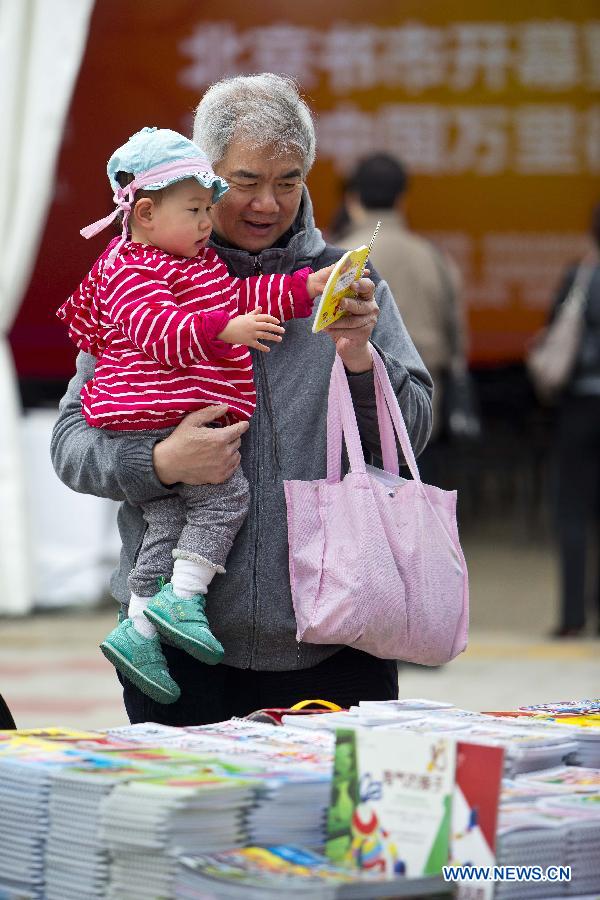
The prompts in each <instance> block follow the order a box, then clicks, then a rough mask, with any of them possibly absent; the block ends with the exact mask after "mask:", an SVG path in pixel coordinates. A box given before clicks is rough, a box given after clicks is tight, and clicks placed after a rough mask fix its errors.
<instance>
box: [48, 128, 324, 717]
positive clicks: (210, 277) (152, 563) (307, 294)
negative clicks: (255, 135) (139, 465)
mask: <svg viewBox="0 0 600 900" xmlns="http://www.w3.org/2000/svg"><path fill="white" fill-rule="evenodd" d="M108 177H109V180H110V183H111V185H112V187H113V189H114V192H115V193H114V198H113V199H114V202H115V203H116V205H117V208H116V209H115V210H114V212H113V213H112V214H111V215H109V216H107V217H106V218H105V219H102V220H100V221H99V222H96V223H94V224H93V225H90V226H88V227H87V228H84V229H82V232H81V233H82V235H83V236H84V237H91V236H92V235H95V234H97V233H98V232H99V231H102V230H103V229H104V228H106V227H107V226H108V225H109V224H110V223H111V222H112V221H113V220H114V219H115V218H116V217H117V216H118V215H119V214H121V215H122V234H121V237H120V238H115V239H114V240H113V241H111V242H110V244H109V245H108V247H107V248H106V250H105V251H104V253H103V254H102V255H101V256H100V257H99V259H98V260H96V262H95V263H94V265H93V267H92V269H91V271H90V272H89V274H88V275H87V276H86V277H85V278H84V280H83V282H82V283H81V285H80V286H79V288H78V289H77V290H76V291H75V292H74V294H73V295H72V296H71V297H69V299H68V300H67V301H66V303H64V304H63V306H61V308H60V309H59V310H58V316H59V317H60V318H61V319H62V320H63V321H65V322H66V323H67V325H68V327H69V334H70V336H71V338H72V339H73V341H74V342H75V344H76V345H77V346H78V347H79V348H80V349H81V350H84V351H86V352H88V353H91V354H93V355H94V356H95V357H96V358H97V360H98V362H97V364H96V369H95V373H94V377H93V379H92V380H91V381H88V382H87V384H85V385H84V387H83V390H82V392H81V401H82V405H83V414H84V416H85V418H86V420H87V422H88V423H89V424H90V425H92V426H94V427H96V428H106V429H112V430H115V431H121V432H123V431H130V432H131V433H132V438H133V437H134V436H135V433H136V432H139V431H140V430H143V431H150V432H152V435H153V436H156V440H157V441H159V440H162V439H163V438H165V437H166V436H167V435H168V434H170V432H171V431H172V430H173V428H174V427H175V426H176V425H178V424H179V422H181V420H182V419H183V418H184V416H186V415H187V414H188V413H190V412H192V411H194V410H198V409H203V408H204V407H207V406H211V405H213V404H218V403H225V404H227V406H228V412H227V415H226V416H224V417H223V419H222V420H221V421H222V422H223V423H224V424H229V423H233V422H237V421H240V420H243V419H249V418H250V416H251V415H252V413H253V411H254V408H255V402H256V394H255V390H254V382H253V377H252V360H251V356H250V353H249V350H248V348H249V347H253V348H254V349H256V350H260V351H262V352H268V350H269V347H268V346H267V345H266V344H265V343H264V341H276V342H279V341H281V340H282V334H283V333H284V329H283V328H282V327H281V325H280V322H281V321H282V320H287V319H291V318H294V317H296V318H301V317H306V316H310V315H311V312H312V303H313V300H314V298H315V297H316V296H317V294H319V293H320V292H321V291H322V289H323V287H324V285H325V283H326V281H327V277H328V276H329V273H330V271H331V267H328V268H327V269H322V270H320V271H319V272H312V270H311V269H308V268H307V269H301V270H299V271H298V272H295V273H294V274H293V275H291V276H290V275H257V276H254V277H252V278H247V279H244V280H242V279H239V278H233V277H231V276H230V275H229V274H228V271H227V268H226V267H225V264H224V263H223V262H222V261H221V260H220V259H219V257H218V256H217V254H216V253H215V251H214V250H212V249H210V248H209V247H207V242H208V240H209V237H210V233H211V220H210V208H211V204H213V203H217V202H218V201H219V199H220V198H221V197H222V196H223V194H224V193H225V192H226V191H227V190H228V186H227V183H226V182H225V181H224V180H223V179H222V178H220V177H219V176H218V175H216V174H215V172H214V171H213V170H212V168H211V165H210V163H209V162H208V160H207V159H206V158H205V157H204V156H203V155H202V154H201V153H200V151H199V149H198V147H196V145H195V144H193V143H192V142H191V141H189V140H187V138H185V137H183V136H182V135H180V134H177V133H176V132H174V131H170V130H167V129H156V128H144V129H142V130H141V131H139V132H138V133H137V134H134V135H133V136H132V137H131V138H130V139H129V140H128V141H127V143H126V144H124V145H123V146H122V147H119V149H118V150H116V151H115V153H114V154H113V155H112V156H111V158H110V160H109V161H108ZM131 458H132V465H135V442H134V440H133V439H132V453H131ZM248 502H249V487H248V483H247V481H246V479H245V477H244V475H243V473H242V470H241V468H238V469H237V471H236V472H235V474H234V475H233V476H232V477H231V478H230V479H229V480H228V481H226V482H225V483H224V484H216V485H213V484H206V485H186V484H176V485H173V487H172V493H171V495H170V496H168V497H166V498H164V497H160V498H157V499H156V500H154V501H151V502H149V503H145V504H144V505H143V507H142V509H143V514H144V520H145V522H146V531H145V534H144V538H143V540H142V543H141V546H140V550H139V553H138V556H137V560H136V564H135V567H134V568H133V570H132V571H131V573H130V575H129V587H130V589H131V599H130V603H129V618H127V619H124V620H123V621H121V622H120V623H119V624H118V625H117V627H116V628H115V629H114V630H113V631H112V632H111V633H110V634H109V635H108V637H107V638H106V639H105V640H104V641H103V642H102V644H101V650H102V652H103V653H104V655H105V656H106V657H107V658H108V659H109V660H110V661H111V662H112V663H113V665H114V666H115V667H116V668H117V669H118V670H119V671H120V672H121V673H122V674H123V675H125V676H126V677H127V678H128V679H129V680H130V681H132V682H133V683H134V684H135V685H136V686H137V687H138V688H139V689H140V690H142V691H143V692H144V693H146V694H148V695H149V696H150V697H152V698H153V699H154V700H157V701H159V702H162V703H173V702H174V701H176V700H177V699H178V698H179V696H180V691H179V687H178V686H177V684H176V682H175V681H174V680H173V679H172V678H171V676H170V675H169V672H168V669H167V663H166V660H165V657H164V655H163V653H162V650H161V645H160V637H162V638H164V639H166V640H167V641H168V642H169V643H172V644H174V645H175V646H177V647H180V648H181V649H184V650H186V651H187V652H188V653H190V654H191V655H192V656H194V657H196V658H197V659H199V660H201V661H203V662H205V663H209V664H216V663H218V662H220V661H221V659H222V658H223V652H224V651H223V647H222V646H221V644H220V643H219V641H218V640H217V639H216V638H215V636H214V635H213V634H212V632H211V630H210V627H209V623H208V620H207V618H206V613H205V603H206V598H205V595H206V592H207V590H208V586H209V584H210V582H211V580H212V578H213V577H214V575H215V574H216V573H221V574H222V573H224V572H225V563H226V559H227V554H228V553H229V550H230V548H231V545H232V543H233V540H234V538H235V536H236V534H237V532H238V530H239V528H240V527H241V525H242V523H243V521H244V518H245V517H246V514H247V511H248ZM173 558H174V560H175V562H174V564H173ZM171 572H172V577H171V580H170V582H167V583H165V581H167V577H168V576H169V575H171Z"/></svg>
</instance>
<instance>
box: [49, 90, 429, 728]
mask: <svg viewBox="0 0 600 900" xmlns="http://www.w3.org/2000/svg"><path fill="white" fill-rule="evenodd" d="M194 140H195V142H196V143H197V144H198V145H199V146H200V147H201V149H202V150H203V151H204V152H205V153H206V154H207V155H208V157H209V159H210V160H211V162H212V164H213V166H214V169H215V171H216V172H217V173H218V174H219V175H221V176H223V177H224V178H225V179H226V180H227V182H228V183H229V186H230V190H229V191H228V193H227V194H226V195H225V197H224V198H223V200H222V201H221V202H220V203H218V204H216V205H215V207H214V208H213V223H214V232H213V240H212V243H213V246H214V247H215V249H216V250H217V252H218V253H219V255H220V256H221V257H222V259H224V260H225V262H226V263H227V265H228V267H229V269H230V271H231V273H232V274H235V275H238V276H241V277H246V276H248V275H251V274H254V273H259V272H264V273H267V274H268V273H272V272H293V271H295V270H297V269H299V268H301V267H303V266H306V265H310V266H312V267H313V268H314V269H317V268H320V267H323V266H326V265H328V264H330V263H332V262H334V261H335V260H336V259H338V258H339V256H341V252H342V251H340V250H338V249H336V248H334V247H330V246H327V245H326V244H325V241H324V240H323V238H322V237H321V233H320V231H318V229H317V228H315V225H314V220H313V214H312V207H311V202H310V197H309V195H308V191H307V190H306V187H305V185H304V179H305V178H306V175H307V174H308V171H309V170H310V167H311V165H312V163H313V161H314V156H315V135H314V126H313V122H312V117H311V114H310V112H309V110H308V108H307V106H306V105H305V103H304V102H303V101H302V100H301V99H300V97H299V95H298V91H297V88H296V86H295V84H294V83H293V82H292V81H291V80H290V79H287V78H283V77H280V76H276V75H273V74H270V73H266V74H263V75H253V76H239V77H236V78H231V79H226V80H224V81H221V82H218V83H216V84H214V85H213V86H212V87H211V88H210V89H209V90H208V91H207V93H206V94H205V95H204V97H203V99H202V101H201V102H200V105H199V106H198V109H197V112H196V119H195V125H194ZM358 293H359V299H356V300H350V299H348V300H345V301H344V305H345V308H346V310H347V312H348V313H349V315H348V316H347V317H345V318H343V319H340V320H338V321H337V322H336V323H334V324H333V325H332V326H331V327H330V328H329V329H328V332H327V333H321V334H318V335H313V334H312V332H311V330H310V324H311V320H310V319H297V320H294V321H291V322H288V323H286V326H285V327H286V332H285V336H284V340H283V342H282V343H281V344H280V345H273V347H272V348H271V352H270V353H269V354H261V353H254V352H253V356H254V365H255V379H256V389H257V407H256V412H255V413H254V415H253V417H252V420H251V422H250V426H249V427H248V425H247V423H240V424H237V425H232V426H229V427H225V428H220V429H214V428H210V427H207V425H208V423H210V422H211V421H212V420H214V419H216V418H218V417H219V416H221V415H223V412H224V408H223V407H214V408H211V409H208V410H203V411H201V412H196V413H191V414H190V415H189V416H188V417H187V418H186V419H185V420H184V421H183V422H182V423H181V424H180V425H179V426H178V427H177V428H176V429H175V431H174V432H173V433H172V434H171V435H170V436H169V437H167V438H166V439H165V440H163V441H160V442H158V443H156V442H155V440H154V441H153V440H152V439H149V438H147V437H144V435H143V433H141V434H140V438H139V441H137V443H133V442H132V440H131V438H130V437H129V438H128V442H127V452H124V445H123V442H122V440H121V439H120V437H119V434H118V432H113V433H112V434H107V433H105V432H102V431H99V430H97V429H92V428H90V427H88V426H87V424H86V422H85V420H84V419H83V416H82V414H81V405H80V400H79V393H80V390H81V387H82V385H83V383H84V382H85V381H86V380H88V379H89V378H90V377H91V375H92V373H93V369H94V359H93V357H91V356H89V355H87V354H85V353H81V354H80V355H79V357H78V360H77V373H76V375H75V377H74V378H73V379H72V380H71V382H70V384H69V388H68V390H67V393H66V395H65V397H64V398H63V400H62V402H61V406H60V414H59V418H58V421H57V423H56V426H55V429H54V434H53V440H52V458H53V462H54V466H55V468H56V471H57V473H58V474H59V476H60V477H61V478H62V480H63V481H64V482H65V483H66V484H68V485H69V486H70V487H72V488H73V489H74V490H78V491H82V492H84V493H91V494H97V495H98V496H102V497H112V498H113V499H115V500H120V501H122V502H121V507H120V512H119V528H120V533H121V538H122V541H123V548H122V553H121V562H120V565H119V568H118V570H117V571H116V572H115V574H114V575H113V579H112V582H111V588H112V592H113V594H114V596H115V597H116V599H117V600H118V601H120V603H121V604H122V606H123V607H124V608H125V607H126V605H127V603H128V591H127V573H128V572H129V571H130V569H131V568H132V566H133V563H134V560H135V557H136V553H137V551H138V548H139V545H140V542H141V539H142V535H143V530H144V523H143V519H142V515H141V511H140V508H139V505H138V504H139V503H141V502H143V501H145V500H149V499H150V498H152V497H157V496H161V495H164V494H166V493H167V492H168V491H169V490H170V486H171V485H173V484H175V483H177V482H185V483H188V484H202V483H217V482H220V481H224V480H225V479H226V478H228V477H229V476H230V475H231V474H232V472H233V471H235V469H236V467H237V466H238V465H239V464H240V461H241V464H242V468H243V470H244V472H245V474H246V477H247V478H248V480H249V482H250V487H251V506H250V512H249V515H248V518H247V520H246V522H245V524H244V525H243V527H242V529H241V531H240V532H239V534H238V536H237V538H236V540H235V543H234V546H233V549H232V551H231V553H230V555H229V558H228V562H227V573H226V574H225V575H223V576H219V577H218V578H217V579H215V581H214V582H213V584H212V585H211V591H210V595H209V598H208V607H207V611H208V615H209V619H210V622H211V627H212V628H213V631H214V633H215V635H216V636H217V637H218V639H219V640H220V641H221V643H222V644H223V646H224V648H225V658H224V662H223V664H222V665H218V666H214V667H209V666H206V665H204V664H203V663H201V662H198V661H197V660H194V659H193V658H192V657H190V656H188V655H187V654H185V653H183V652H181V651H179V650H177V649H176V648H174V647H169V646H166V647H165V648H164V650H165V656H166V657H167V660H168V663H169V670H170V672H171V674H172V676H173V677H174V678H175V680H176V681H177V683H178V684H179V686H180V687H181V698H180V699H179V700H178V701H177V702H176V703H174V704H171V705H169V706H162V705H160V704H157V703H155V702H154V701H152V700H151V699H150V698H148V697H147V696H145V695H144V694H142V693H141V692H140V691H138V690H137V688H135V687H134V686H133V685H132V684H131V683H130V682H128V681H127V680H125V679H124V680H123V693H124V700H125V706H126V709H127V713H128V715H129V718H130V720H131V721H132V722H140V721H155V722H163V723H165V724H171V725H188V724H200V723H205V722H214V721H218V720H222V719H226V718H229V717H231V716H233V715H245V714H246V713H248V712H250V711H252V710H253V709H257V708H260V707H264V706H289V705H291V704H292V703H294V702H296V701H298V700H301V699H304V698H309V699H310V698H311V697H323V698H326V699H329V700H333V701H336V702H338V703H339V704H340V705H343V706H348V705H350V704H352V703H357V702H358V701H359V700H361V699H392V698H394V697H397V691H398V684H397V674H396V664H395V662H393V661H390V660H380V659H376V658H375V657H372V656H369V655H368V654H366V653H362V652H360V651H358V650H354V649H352V648H349V647H344V648H342V647H338V646H323V645H314V644H306V643H298V642H297V641H296V623H295V619H294V612H293V607H292V600H291V593H290V582H289V571H288V540H287V521H286V505H285V497H284V491H283V480H284V479H302V480H313V479H316V478H322V477H324V475H325V469H326V412H327V391H328V386H329V376H330V371H331V366H332V363H333V359H334V354H335V351H336V349H337V352H338V353H339V355H340V356H341V358H342V360H343V362H344V365H345V367H346V370H347V372H348V377H349V381H350V387H351V392H352V397H353V401H354V406H355V410H356V415H357V419H358V424H359V429H360V434H361V438H362V441H363V444H364V446H365V448H366V449H367V450H370V451H373V452H377V451H378V449H379V446H378V445H379V436H378V432H377V424H376V413H375V397H374V385H373V373H372V361H371V357H370V350H369V346H368V345H369V343H371V344H372V345H373V347H374V348H375V349H376V351H377V352H378V353H379V354H380V355H381V357H382V359H383V360H384V362H385V365H386V368H387V370H388V373H389V376H390V379H391V381H392V385H393V386H394V389H395V391H396V394H397V397H398V401H399V403H400V406H401V409H402V412H403V415H404V418H405V420H406V424H407V428H408V431H409V434H410V436H411V440H412V443H413V446H414V448H415V451H416V452H417V453H418V452H420V450H422V448H423V447H424V445H425V443H426V441H427V438H428V435H429V432H430V428H431V390H432V388H431V380H430V378H429V375H428V373H427V371H426V369H425V368H424V366H423V363H422V362H421V359H420V358H419V355H418V354H417V352H416V350H415V348H414V346H413V344H412V342H411V340H410V338H409V337H408V334H407V333H406V330H405V328H404V326H403V324H402V321H401V319H400V316H399V314H398V311H397V307H396V304H395V303H394V299H393V297H392V295H391V293H390V291H389V289H388V287H387V285H386V284H385V282H384V281H381V280H380V279H379V278H378V276H376V275H375V274H373V275H372V280H369V279H361V281H360V283H359V292H358ZM169 574H170V573H165V575H166V576H167V577H168V576H169ZM382 627H383V628H385V623H382Z"/></svg>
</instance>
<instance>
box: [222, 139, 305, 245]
mask: <svg viewBox="0 0 600 900" xmlns="http://www.w3.org/2000/svg"><path fill="white" fill-rule="evenodd" d="M214 170H215V172H216V173H217V175H221V176H222V177H223V178H225V180H226V181H227V183H228V184H229V190H228V191H227V193H226V194H225V195H224V196H223V197H222V199H221V200H220V201H219V202H218V203H215V205H214V206H213V208H212V212H211V216H212V221H213V226H214V229H215V231H216V232H217V234H218V235H220V237H222V238H224V240H226V241H227V242H228V243H229V244H233V246H235V247H239V248H240V249H241V250H248V251H250V252H251V253H259V252H260V251H261V250H265V249H266V248H267V247H272V246H273V244H275V243H276V242H277V240H278V239H279V238H280V237H281V235H282V234H285V232H286V231H287V230H288V228H289V227H290V226H291V224H292V222H293V221H294V219H295V218H296V214H297V212H298V208H299V206H300V200H301V199H302V159H301V157H300V155H299V154H297V153H280V152H279V153H278V152H277V147H276V146H266V147H248V146H246V145H245V142H244V140H243V139H241V138H239V139H235V140H233V141H232V142H231V144H230V145H229V148H228V150H227V153H226V154H225V156H224V157H223V159H221V160H220V161H219V162H218V163H216V164H215V166H214Z"/></svg>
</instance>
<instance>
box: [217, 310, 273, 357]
mask: <svg viewBox="0 0 600 900" xmlns="http://www.w3.org/2000/svg"><path fill="white" fill-rule="evenodd" d="M284 332H285V329H284V328H282V327H281V325H280V324H279V319H276V318H275V316H268V315H266V313H262V312H261V311H260V307H257V308H256V309H255V310H253V312H251V313H248V314H247V315H245V316H236V317H235V319H232V320H231V321H230V322H229V324H228V325H226V326H225V328H224V329H223V331H222V332H221V333H220V334H218V335H217V337H218V338H219V340H220V341H226V342H227V343H228V344H245V345H246V346H247V347H254V349H255V350H262V352H263V353H268V352H269V349H270V348H269V347H267V346H266V345H265V344H261V343H260V341H261V340H262V341H281V340H282V337H281V335H282V334H284Z"/></svg>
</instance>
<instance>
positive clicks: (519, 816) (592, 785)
mask: <svg viewBox="0 0 600 900" xmlns="http://www.w3.org/2000/svg"><path fill="white" fill-rule="evenodd" d="M599 728H600V704H599V703H598V701H569V704H568V705H567V704H566V703H565V704H545V705H544V706H540V707H536V708H528V709H518V710H514V711H508V712H507V711H501V712H495V713H489V714H484V713H475V712H471V711H469V710H461V709H457V708H455V707H453V706H452V705H451V704H449V703H438V702H433V701H427V700H401V701H389V702H381V703H377V702H371V703H368V702H367V703H361V704H360V705H359V706H358V707H353V708H351V709H350V710H349V711H344V712H332V713H327V714H320V715H318V716H317V715H315V716H312V715H305V716H302V717H295V718H294V719H293V724H288V723H287V722H286V717H285V716H284V717H283V724H282V725H281V726H276V725H272V724H266V723H263V722H255V721H248V720H240V719H232V720H229V721H227V722H221V723H217V724H215V725H210V726H197V727H188V728H172V727H168V726H162V725H156V724H154V723H144V724H139V725H129V726H124V727H119V728H115V729H109V730H107V731H104V732H77V731H73V730H69V729H61V728H47V729H44V730H41V729H40V730H33V731H6V732H0V807H1V809H2V815H1V816H0V897H2V898H3V900H6V898H8V900H16V898H40V900H41V898H48V900H81V898H82V897H86V898H88V897H89V898H95V897H98V898H100V897H112V898H120V900H121V898H125V897H127V898H128V900H137V898H140V900H142V898H143V900H147V898H152V897H161V898H169V897H174V898H179V897H180V898H200V897H211V898H221V897H222V898H237V897H240V898H249V900H251V898H252V897H256V898H258V897H261V898H262V897H269V896H273V897H275V895H276V894H277V895H279V896H281V895H282V894H283V892H285V894H289V895H290V897H307V898H308V897H311V898H313V897H314V898H329V897H331V898H333V897H348V898H350V897H356V898H359V897H365V898H367V897H369V898H376V897H381V898H383V897H392V896H394V897H401V896H411V897H417V896H428V895H429V896H431V895H433V894H435V893H440V892H441V891H442V889H444V888H447V887H448V886H447V885H444V883H443V871H444V866H446V865H447V864H451V865H467V864H468V865H471V866H490V867H491V866H494V865H498V866H501V865H504V866H507V865H528V866H535V865H539V866H541V867H544V868H545V867H547V866H550V865H552V866H560V867H564V868H565V870H566V869H567V868H568V867H570V881H569V882H568V883H566V882H564V881H562V882H561V881H557V882H553V883H550V882H541V881H537V882H535V881H530V882H522V881H519V882H505V881H499V882H496V883H493V882H480V883H478V885H477V897H478V898H482V900H485V898H492V897H496V898H500V900H501V898H515V900H520V898H527V897H538V898H540V900H541V898H546V897H565V896H570V897H574V896H585V895H591V896H593V895H598V894H600V769H599V768H598V767H597V766H596V765H593V764H591V763H597V762H598V756H597V751H598V740H597V735H598V729H599ZM456 888H457V891H458V896H459V897H462V898H467V897H469V898H470V897H472V896H474V895H473V884H469V883H467V882H464V883H463V882H459V884H458V885H457V886H456Z"/></svg>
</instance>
